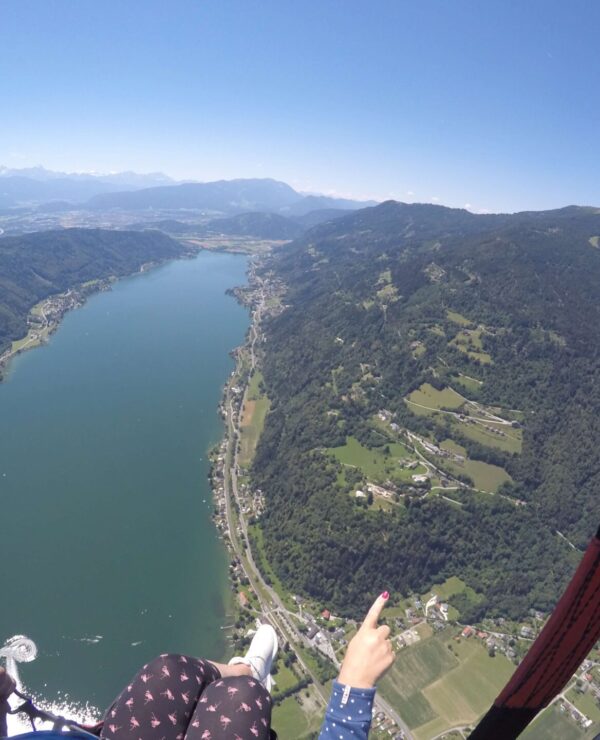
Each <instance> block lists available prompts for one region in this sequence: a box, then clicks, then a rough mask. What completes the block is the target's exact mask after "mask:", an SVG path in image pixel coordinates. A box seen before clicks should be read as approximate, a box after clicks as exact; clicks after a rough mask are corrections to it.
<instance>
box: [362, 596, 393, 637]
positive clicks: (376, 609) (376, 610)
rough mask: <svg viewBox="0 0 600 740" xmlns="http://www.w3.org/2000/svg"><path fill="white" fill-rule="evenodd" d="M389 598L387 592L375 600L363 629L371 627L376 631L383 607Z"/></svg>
mask: <svg viewBox="0 0 600 740" xmlns="http://www.w3.org/2000/svg"><path fill="white" fill-rule="evenodd" d="M389 598H390V595H389V593H388V592H387V591H384V592H383V593H382V594H380V595H379V596H378V597H377V598H376V599H375V601H374V602H373V606H372V607H371V608H370V609H369V611H368V612H367V616H366V617H365V619H364V622H363V623H362V626H363V627H370V628H372V629H375V628H376V627H377V622H378V621H379V617H380V616H381V612H382V611H383V607H384V606H385V605H386V604H387V600H388V599H389Z"/></svg>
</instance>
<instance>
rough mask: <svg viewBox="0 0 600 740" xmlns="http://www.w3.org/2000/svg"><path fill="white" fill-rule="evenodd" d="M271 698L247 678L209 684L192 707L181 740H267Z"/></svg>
mask: <svg viewBox="0 0 600 740" xmlns="http://www.w3.org/2000/svg"><path fill="white" fill-rule="evenodd" d="M271 708H272V699H271V695H270V694H269V692H268V691H267V690H266V689H265V687H264V686H263V685H262V684H261V683H260V682H259V681H257V680H256V679H255V678H252V677H250V676H231V677H228V678H221V679H219V680H217V681H215V682H214V683H211V684H209V685H208V686H207V687H206V688H205V689H204V691H203V692H202V696H201V697H200V699H199V700H198V703H197V704H196V708H195V710H194V713H193V715H192V718H191V721H190V724H189V727H188V730H187V732H186V734H185V736H184V738H185V740H249V739H250V740H252V739H254V738H256V740H268V738H269V737H270V728H271Z"/></svg>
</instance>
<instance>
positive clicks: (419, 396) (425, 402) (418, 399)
mask: <svg viewBox="0 0 600 740" xmlns="http://www.w3.org/2000/svg"><path fill="white" fill-rule="evenodd" d="M408 400H409V401H411V402H412V403H416V404H419V405H420V406H427V407H428V408H432V409H441V408H445V409H458V408H460V407H461V406H462V405H463V403H464V402H465V399H464V398H463V397H462V396H461V395H460V393H457V392H456V391H455V390H453V389H452V388H444V389H443V390H441V391H438V390H437V389H436V388H434V387H433V386H432V385H430V384H429V383H423V385H422V386H421V387H420V388H418V389H417V390H416V391H413V392H412V393H411V394H410V395H409V397H408ZM410 408H411V410H414V407H412V406H411V407H410Z"/></svg>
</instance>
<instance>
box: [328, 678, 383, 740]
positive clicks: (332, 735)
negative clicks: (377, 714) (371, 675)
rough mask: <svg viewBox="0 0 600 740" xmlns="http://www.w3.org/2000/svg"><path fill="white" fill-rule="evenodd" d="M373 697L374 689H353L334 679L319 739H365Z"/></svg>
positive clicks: (369, 722)
mask: <svg viewBox="0 0 600 740" xmlns="http://www.w3.org/2000/svg"><path fill="white" fill-rule="evenodd" d="M374 698H375V689H354V688H352V687H351V686H344V684H341V683H338V682H337V681H334V682H333V689H332V691H331V698H330V699H329V704H328V705H327V711H326V712H325V721H324V722H323V726H322V727H321V733H320V735H319V740H366V738H367V737H368V735H369V728H370V727H371V716H372V714H373V699H374Z"/></svg>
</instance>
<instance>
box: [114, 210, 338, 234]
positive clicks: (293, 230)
mask: <svg viewBox="0 0 600 740" xmlns="http://www.w3.org/2000/svg"><path fill="white" fill-rule="evenodd" d="M349 213H352V211H350V210H347V209H346V210H344V209H342V208H326V209H321V210H318V211H310V212H309V213H307V214H305V215H303V216H295V217H291V216H282V215H281V214H279V213H264V212H260V211H258V212H256V211H254V212H250V213H238V214H236V215H235V216H227V217H225V218H214V219H211V220H210V221H208V223H198V222H195V223H194V222H183V221H178V220H177V219H172V218H167V219H159V220H153V219H149V220H148V221H137V222H135V223H132V224H128V226H127V228H129V229H134V230H136V231H145V230H147V229H150V230H158V231H164V233H165V234H169V235H171V236H182V235H191V234H193V235H196V236H250V237H254V238H257V239H296V238H297V237H299V236H301V235H302V234H303V233H304V232H305V231H307V230H308V229H310V228H312V227H313V226H317V225H318V224H322V223H325V222H327V221H332V220H334V219H336V218H342V217H343V216H346V215H347V214H349Z"/></svg>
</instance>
